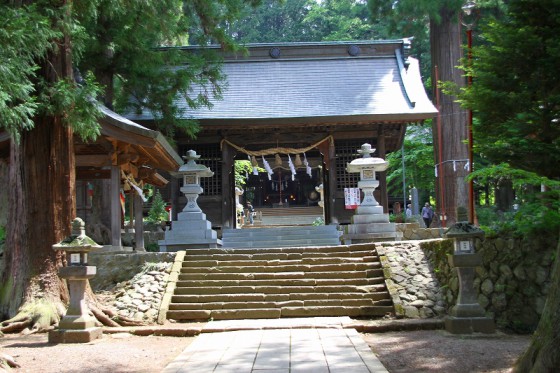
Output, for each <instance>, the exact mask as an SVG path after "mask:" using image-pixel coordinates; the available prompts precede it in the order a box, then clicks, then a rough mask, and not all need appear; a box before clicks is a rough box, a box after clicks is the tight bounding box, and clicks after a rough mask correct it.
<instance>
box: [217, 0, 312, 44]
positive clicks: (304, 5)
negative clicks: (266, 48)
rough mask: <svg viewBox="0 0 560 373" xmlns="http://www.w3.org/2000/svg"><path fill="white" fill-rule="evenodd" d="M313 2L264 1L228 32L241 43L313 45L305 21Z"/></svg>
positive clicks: (243, 16) (298, 0)
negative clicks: (303, 43) (310, 42)
mask: <svg viewBox="0 0 560 373" xmlns="http://www.w3.org/2000/svg"><path fill="white" fill-rule="evenodd" d="M311 3H314V1H312V0H284V1H280V0H264V1H263V2H262V3H261V4H260V5H259V6H257V7H256V8H254V9H247V10H246V11H245V12H244V13H243V15H242V16H241V17H240V19H239V20H238V21H236V22H234V23H233V24H231V25H228V32H229V33H230V34H231V35H232V37H233V38H234V39H235V40H236V41H238V42H240V43H278V42H299V41H312V40H313V39H312V36H311V34H310V30H309V29H308V27H307V25H306V24H305V23H304V20H305V17H306V16H307V14H308V13H309V9H310V7H311Z"/></svg>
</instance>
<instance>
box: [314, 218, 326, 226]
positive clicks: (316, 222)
mask: <svg viewBox="0 0 560 373" xmlns="http://www.w3.org/2000/svg"><path fill="white" fill-rule="evenodd" d="M311 225H313V226H314V227H318V226H320V225H325V221H324V220H323V218H317V219H315V220H313V223H312V224H311Z"/></svg>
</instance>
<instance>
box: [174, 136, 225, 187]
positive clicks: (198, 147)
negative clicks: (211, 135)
mask: <svg viewBox="0 0 560 373" xmlns="http://www.w3.org/2000/svg"><path fill="white" fill-rule="evenodd" d="M191 149H192V150H194V151H195V152H196V153H197V154H198V155H200V158H199V159H198V160H197V161H196V163H197V164H202V165H205V166H206V167H208V168H210V170H212V171H213V172H214V176H212V177H203V178H200V185H201V186H202V188H203V189H204V192H203V193H202V195H203V196H219V195H221V194H222V152H221V150H220V146H219V144H189V145H183V146H181V147H180V149H179V154H180V155H181V156H182V155H184V154H186V152H187V151H188V150H191Z"/></svg>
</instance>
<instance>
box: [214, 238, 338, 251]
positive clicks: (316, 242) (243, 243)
mask: <svg viewBox="0 0 560 373" xmlns="http://www.w3.org/2000/svg"><path fill="white" fill-rule="evenodd" d="M339 244H340V241H339V239H338V238H332V239H323V238H321V239H313V238H311V239H297V240H286V239H280V240H266V241H250V240H243V239H240V240H237V241H227V242H224V243H223V244H222V247H229V248H239V247H250V248H256V249H258V248H267V247H280V246H281V247H302V246H336V245H339Z"/></svg>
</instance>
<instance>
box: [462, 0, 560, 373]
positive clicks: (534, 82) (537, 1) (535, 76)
mask: <svg viewBox="0 0 560 373" xmlns="http://www.w3.org/2000/svg"><path fill="white" fill-rule="evenodd" d="M558 5H559V4H558V1H557V0H511V1H509V3H508V11H507V18H506V19H505V20H503V21H494V22H491V23H490V25H489V27H488V28H487V29H486V30H485V31H484V33H483V37H484V39H485V44H484V45H483V46H480V47H477V48H475V50H474V60H473V65H472V67H471V68H470V69H469V70H468V71H469V73H470V74H472V76H473V85H472V87H470V88H468V89H466V90H465V91H464V93H463V94H462V96H461V98H462V99H463V102H464V104H465V105H466V106H467V107H469V108H471V109H473V110H474V112H475V114H476V116H477V118H478V119H479V121H478V122H475V126H474V131H475V132H474V135H475V138H476V144H477V146H478V148H479V150H480V152H481V153H483V154H484V155H485V156H486V157H487V158H488V159H489V160H491V161H493V162H495V163H500V162H506V163H508V164H510V165H511V166H512V167H515V168H518V169H522V170H526V171H531V172H535V173H536V174H538V175H540V176H544V177H546V178H549V179H551V180H555V181H559V180H560V169H559V168H558V164H560V126H559V125H558V120H559V118H560V76H558V74H557V73H556V69H557V61H558V59H559V58H560V48H559V47H558V40H557V39H558V33H559V31H560V7H559V6H558ZM543 208H546V206H543ZM559 236H560V235H559ZM559 257H560V239H559V240H558V247H557V252H556V260H555V264H554V269H553V273H552V278H551V286H550V290H549V293H548V297H547V300H546V304H545V307H544V310H543V313H542V316H541V320H540V322H539V325H538V327H537V330H536V332H535V334H534V336H533V339H532V342H531V345H530V346H529V349H528V350H527V351H526V352H525V354H524V355H523V356H522V357H521V358H520V359H519V361H518V362H517V364H516V367H515V369H514V371H515V372H523V373H524V372H555V371H557V370H558V367H560V350H559V349H558V340H560V312H559V311H558V310H559V309H560V260H559V259H558V258H559Z"/></svg>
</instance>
